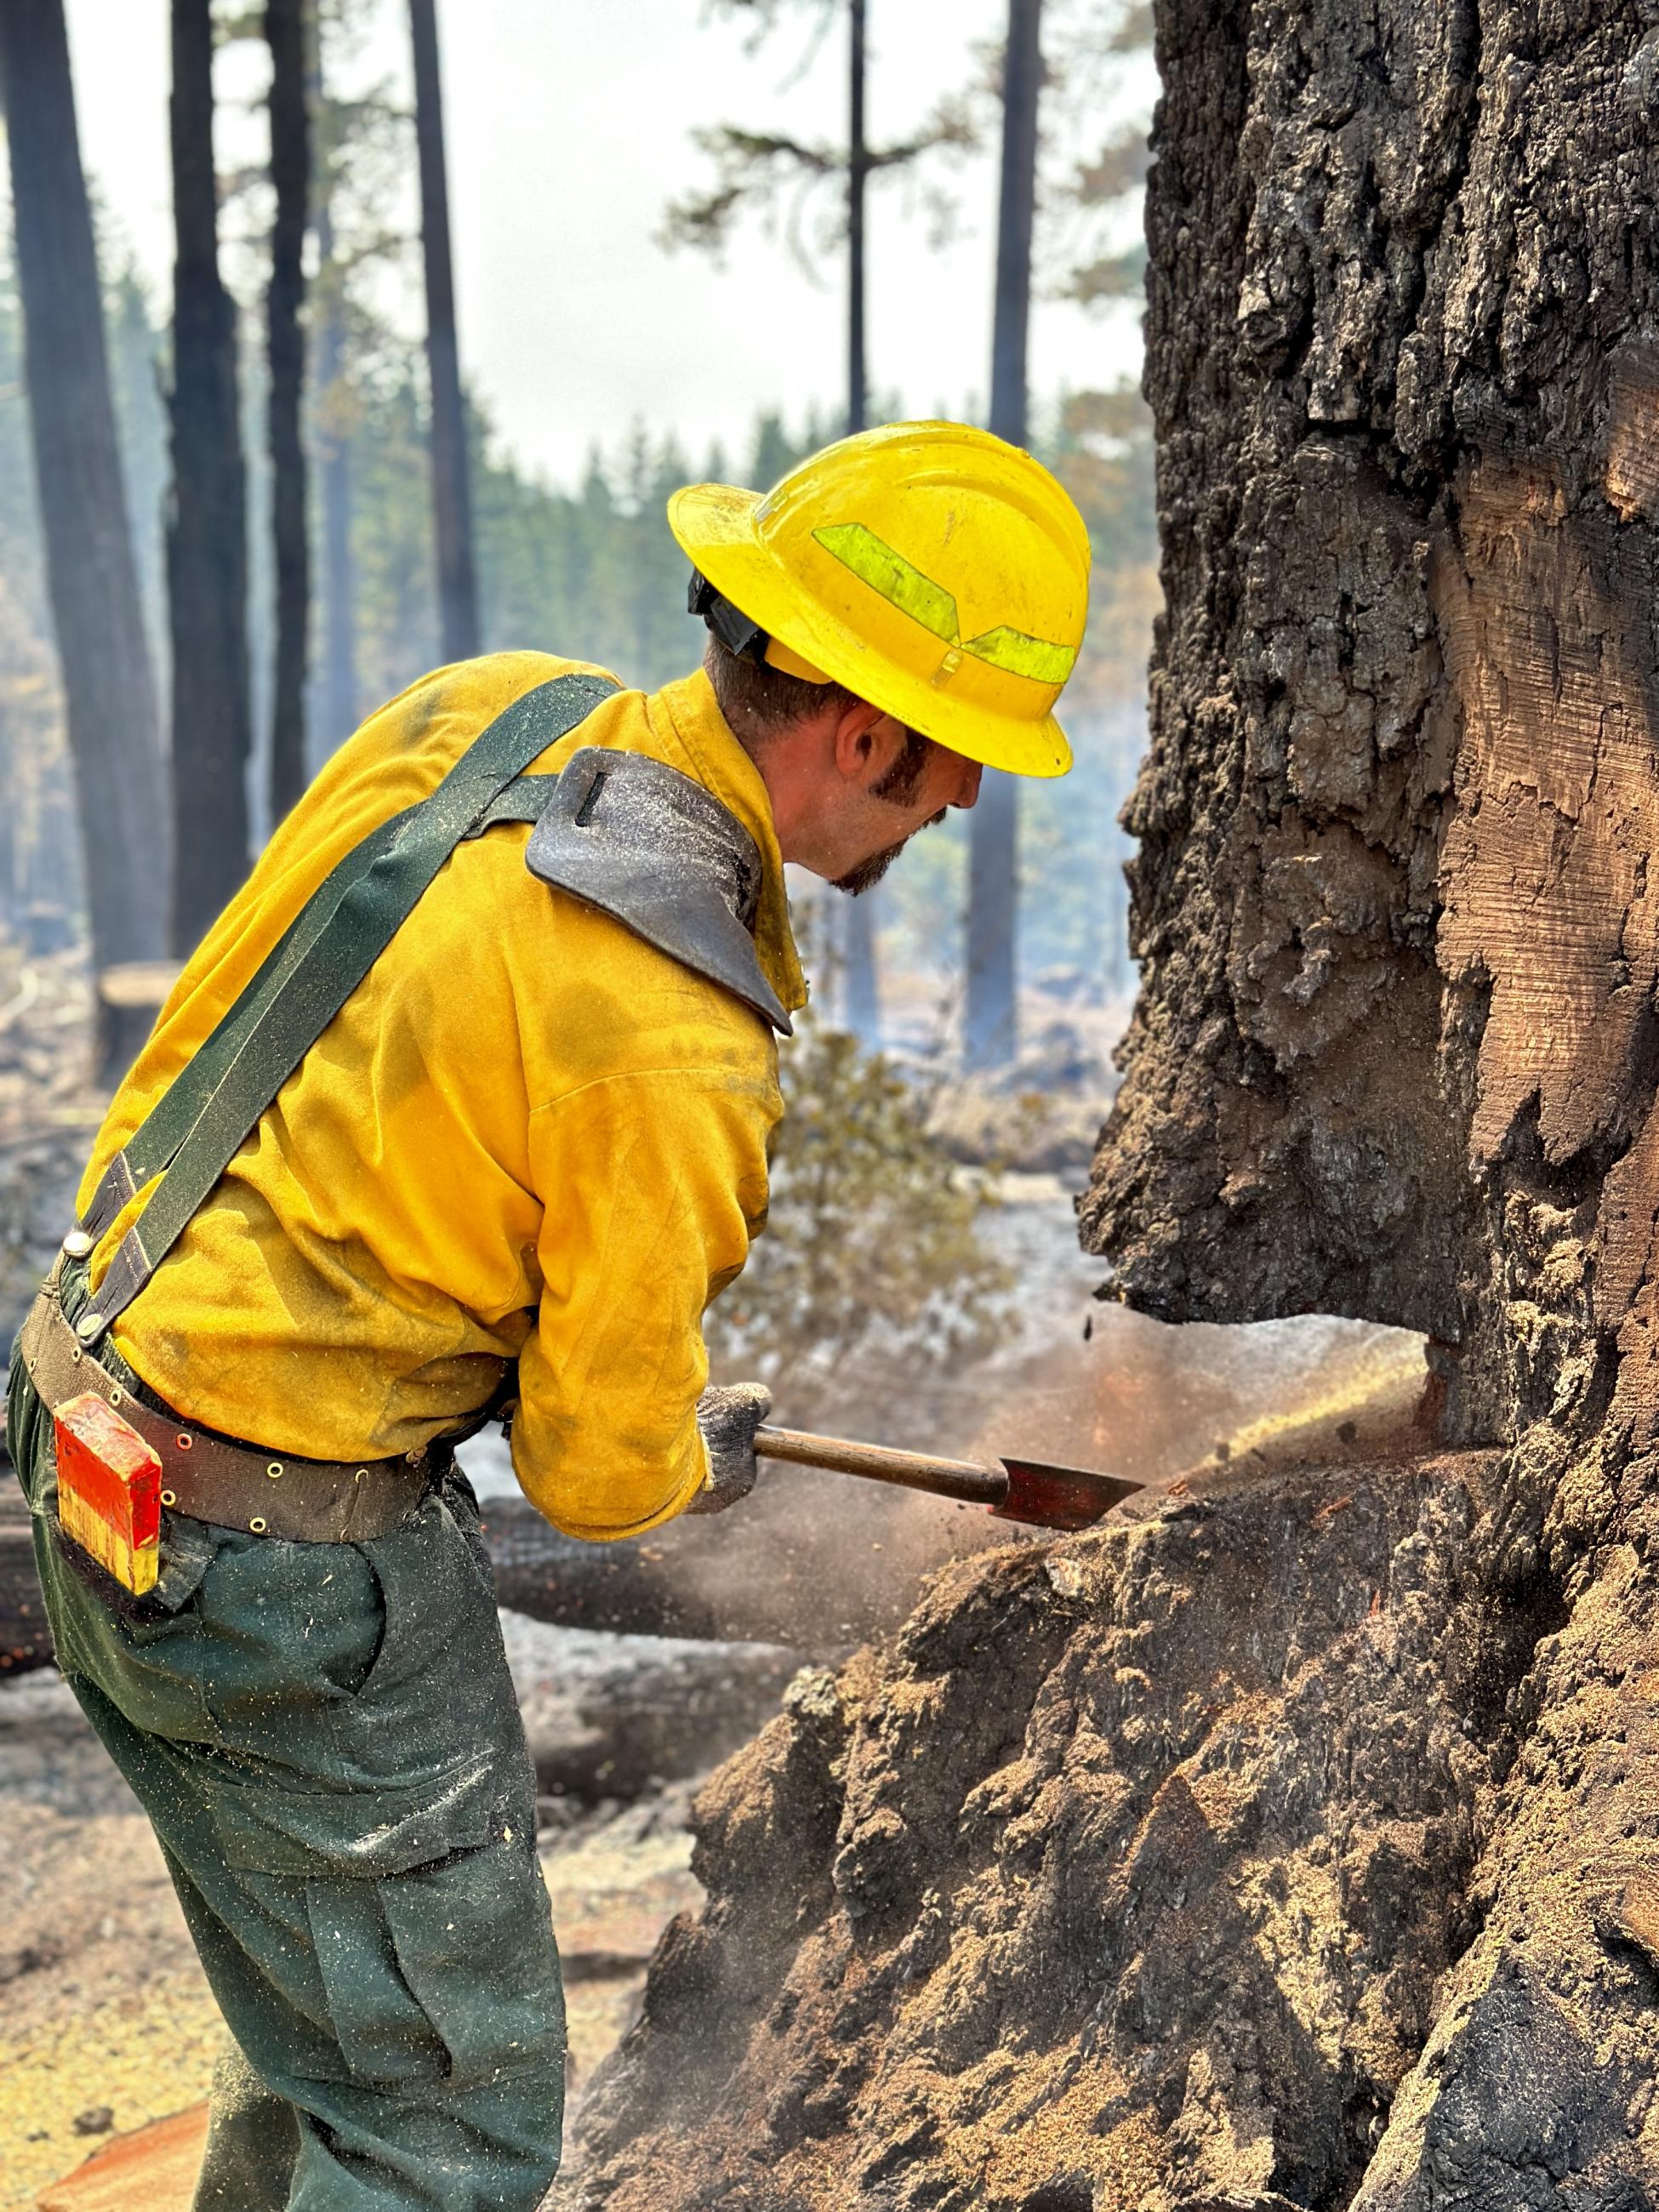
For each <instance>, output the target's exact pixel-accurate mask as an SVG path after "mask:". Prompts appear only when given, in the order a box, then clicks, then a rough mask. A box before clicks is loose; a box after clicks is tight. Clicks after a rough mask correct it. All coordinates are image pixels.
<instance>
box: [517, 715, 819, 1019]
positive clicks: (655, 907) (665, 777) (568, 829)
mask: <svg viewBox="0 0 1659 2212" xmlns="http://www.w3.org/2000/svg"><path fill="white" fill-rule="evenodd" d="M524 857H525V865H526V867H527V868H528V869H529V870H530V872H531V873H532V875H533V876H539V877H540V878H541V880H542V881H543V882H544V884H553V885H554V886H555V887H556V889H557V890H562V891H570V892H573V893H574V896H576V897H577V898H580V899H585V900H586V902H587V904H588V905H589V906H594V907H598V908H599V909H600V911H601V912H602V913H605V914H608V915H613V916H614V917H615V918H616V920H617V921H620V922H622V923H623V924H625V925H626V927H628V928H629V929H631V930H632V931H633V933H634V934H635V936H636V937H642V938H643V939H645V941H646V943H647V945H655V946H656V947H657V949H658V951H660V952H666V953H667V954H668V955H669V956H670V957H671V958H672V959H675V960H678V961H679V962H680V963H682V964H683V965H684V966H685V967H687V968H690V969H692V970H693V971H694V972H695V973H696V975H706V976H707V977H708V980H709V981H710V982H711V983H719V984H720V985H721V986H722V987H724V988H725V989H726V990H728V991H730V992H731V993H732V995H733V997H734V998H738V999H741V1000H743V1002H744V1005H745V1006H752V1007H753V1008H754V1010H755V1012H757V1014H760V1015H762V1016H763V1017H764V1018H765V1019H766V1020H767V1021H769V1022H770V1024H772V1026H773V1028H774V1029H775V1030H779V1031H780V1032H781V1034H782V1035H783V1036H789V1035H790V1034H791V1030H790V1026H789V1017H788V1015H787V1013H786V1012H784V1008H783V1002H782V1000H781V999H780V998H779V997H778V994H777V993H776V992H775V990H774V989H773V988H772V986H771V985H770V984H769V982H768V981H767V980H766V977H765V975H764V974H763V972H762V969H761V964H760V960H759V957H758V956H757V953H756V951H755V940H754V938H753V937H752V936H751V935H750V924H751V923H752V922H753V920H754V915H755V907H756V904H757V901H758V899H759V896H760V887H761V857H760V853H759V850H758V848H757V846H756V843H755V841H754V839H753V838H752V837H751V836H750V834H749V832H748V830H747V829H744V826H743V824H742V823H741V822H739V821H738V818H737V817H736V815H734V814H733V813H732V811H731V810H730V809H729V808H727V807H725V806H722V805H720V801H719V799H716V798H715V797H714V793H712V792H710V791H707V790H705V789H704V787H703V786H702V784H700V783H698V782H696V781H695V779H694V778H692V777H690V776H689V775H682V774H681V773H680V771H679V770H678V769H674V768H670V767H669V766H668V765H667V763H665V762H663V761H658V760H653V759H651V758H650V757H649V756H648V755H647V754H645V753H623V752H611V751H608V750H606V749H605V747H603V746H601V745H584V746H583V747H582V749H581V750H580V752H575V753H573V754H572V755H571V756H570V758H569V759H568V761H567V762H566V763H565V765H564V769H563V771H562V774H561V775H559V777H558V779H557V781H556V783H555V785H554V787H553V792H552V795H551V797H550V799H549V800H548V803H547V805H546V806H545V807H544V809H543V811H542V812H541V813H540V815H539V816H538V818H537V822H536V826H535V828H534V829H532V832H531V834H530V842H529V843H528V845H526V848H525V856H524Z"/></svg>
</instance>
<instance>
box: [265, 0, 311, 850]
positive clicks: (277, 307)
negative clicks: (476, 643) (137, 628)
mask: <svg viewBox="0 0 1659 2212" xmlns="http://www.w3.org/2000/svg"><path fill="white" fill-rule="evenodd" d="M307 14H308V10H307V6H306V0H267V4H266V7H265V41H266V44H267V45H268V46H269V47H270V181H271V185H272V187H273V189H274V191H275V193H276V221H275V222H274V223H273V224H272V226H271V234H270V292H269V295H268V300H267V309H268V331H269V336H268V343H269V347H270V485H271V491H270V505H271V537H272V544H273V551H274V555H275V559H274V563H273V566H274V569H275V574H276V665H275V668H274V670H273V671H272V680H271V687H270V819H271V823H272V826H273V827H275V825H276V823H279V822H280V821H281V820H282V818H283V816H284V815H285V814H286V813H287V812H288V811H289V808H290V807H291V806H292V805H294V802H295V799H298V798H299V796H300V794H301V792H302V791H303V790H304V789H305V787H306V667H307V659H308V647H309V636H310V623H311V543H310V528H309V524H308V521H307V513H306V453H305V440H304V436H303V433H302V428H301V423H302V409H303V403H304V395H305V362H306V338H305V323H304V311H305V297H306V278H305V249H306V232H307V228H308V227H309V224H310V219H311V207H310V203H311V118H310V102H309V100H308V97H307V79H308V76H309V71H308V70H307V52H306V49H307V44H308V42H309V38H310V36H311V33H310V30H309V27H308V24H307Z"/></svg>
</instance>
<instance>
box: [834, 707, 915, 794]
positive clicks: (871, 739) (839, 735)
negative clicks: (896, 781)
mask: <svg viewBox="0 0 1659 2212" xmlns="http://www.w3.org/2000/svg"><path fill="white" fill-rule="evenodd" d="M879 723H887V724H888V725H889V726H888V728H886V729H880V728H878V726H877V725H878V724H879ZM894 727H895V726H894V725H892V723H891V720H890V716H888V715H886V714H883V712H882V710H881V708H879V707H872V706H871V705H870V704H869V703H868V702H867V701H865V700H862V699H856V700H854V702H853V704H852V705H851V706H850V707H848V708H844V709H843V711H842V716H841V719H840V720H839V721H838V722H837V723H836V767H837V768H838V769H840V771H841V773H842V775H843V776H844V777H845V778H846V780H847V781H848V783H858V784H861V785H863V786H864V787H866V789H867V788H868V787H869V786H870V785H871V784H872V783H875V782H878V781H879V780H880V779H881V777H882V776H884V775H885V774H886V773H887V769H888V768H889V766H890V756H891V755H892V753H893V752H894V750H895V747H896V742H902V740H897V741H895V739H894V736H893V732H894Z"/></svg>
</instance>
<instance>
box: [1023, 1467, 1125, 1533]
mask: <svg viewBox="0 0 1659 2212" xmlns="http://www.w3.org/2000/svg"><path fill="white" fill-rule="evenodd" d="M1000 1464H1001V1466H1002V1468H1003V1469H1004V1471H1005V1472H1006V1474H1007V1477H1008V1495H1007V1496H1006V1498H1004V1499H1003V1501H1002V1503H1001V1504H1000V1505H994V1506H993V1507H992V1508H991V1510H992V1512H993V1513H994V1514H995V1515H996V1516H997V1518H998V1519H999V1520H1000V1521H1024V1522H1026V1523H1027V1524H1028V1525H1029V1526H1030V1527H1031V1528H1064V1529H1071V1530H1076V1529H1079V1528H1093V1527H1094V1525H1095V1523H1096V1522H1097V1521H1099V1520H1102V1519H1103V1518H1104V1516H1106V1515H1107V1514H1108V1513H1109V1512H1110V1511H1111V1510H1112V1508H1113V1506H1115V1505H1116V1504H1121V1501H1122V1500H1123V1499H1124V1498H1133V1496H1134V1494H1135V1492H1136V1491H1138V1490H1144V1489H1145V1488H1146V1485H1145V1484H1144V1483H1140V1482H1129V1481H1127V1480H1125V1479H1124V1478H1123V1477H1122V1476H1121V1475H1116V1474H1090V1473H1089V1472H1088V1470H1087V1469H1086V1468H1080V1467H1045V1466H1044V1465H1043V1464H1042V1462H1041V1461H1040V1460H1034V1459H1006V1458H1005V1459H1004V1460H1002V1461H1001V1462H1000Z"/></svg>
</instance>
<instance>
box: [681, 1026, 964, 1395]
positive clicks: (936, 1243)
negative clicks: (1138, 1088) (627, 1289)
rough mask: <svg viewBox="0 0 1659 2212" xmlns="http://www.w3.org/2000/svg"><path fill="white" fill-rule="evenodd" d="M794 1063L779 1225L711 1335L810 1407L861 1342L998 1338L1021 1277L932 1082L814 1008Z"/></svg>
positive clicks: (926, 1352)
mask: <svg viewBox="0 0 1659 2212" xmlns="http://www.w3.org/2000/svg"><path fill="white" fill-rule="evenodd" d="M781 1061H782V1080H783V1091H784V1099H785V1103H786V1107H787V1112H786V1114H785V1117H784V1121H783V1125H782V1127H781V1131H780V1133H779V1137H778V1143H777V1149H776V1153H775V1158H774V1159H773V1162H772V1214H771V1221H770V1224H769V1227H768V1230H767V1232H766V1234H765V1235H764V1236H763V1237H762V1238H761V1239H760V1240H759V1242H758V1243H757V1244H756V1246H755V1249H754V1251H753V1253H752V1254H751V1255H750V1261H749V1265H748V1267H746V1268H745V1269H744V1273H743V1274H742V1275H741V1276H740V1277H739V1279H738V1281H737V1282H736V1283H735V1284H734V1285H732V1288H731V1289H730V1290H728V1291H726V1294H725V1296H724V1297H721V1298H720V1299H719V1300H718V1301H717V1302H716V1303H715V1304H714V1306H713V1307H712V1308H711V1309H710V1310H709V1313H708V1319H707V1334H708V1345H709V1351H710V1355H711V1357H712V1358H713V1360H714V1365H715V1369H716V1371H717V1373H718V1374H720V1376H726V1377H732V1376H738V1375H740V1374H741V1375H758V1376H761V1377H762V1379H763V1380H764V1381H766V1382H767V1383H770V1384H771V1385H772V1387H773V1388H774V1389H776V1390H778V1391H779V1393H780V1395H781V1396H783V1395H786V1394H787V1406H788V1408H789V1410H790V1412H791V1413H792V1414H793V1416H794V1417H795V1418H797V1419H805V1418H807V1417H808V1416H809V1414H810V1413H811V1410H812V1408H813V1407H814V1406H815V1405H816V1404H817V1402H818V1401H820V1400H821V1399H825V1398H827V1397H829V1395H830V1394H831V1393H832V1392H833V1389H834V1386H835V1382H836V1373H837V1370H838V1369H839V1368H840V1367H841V1365H842V1363H843V1362H845V1361H847V1360H848V1359H850V1358H854V1356H855V1355H857V1354H858V1353H860V1352H881V1353H884V1354H885V1355H886V1356H888V1357H891V1356H892V1355H894V1354H895V1353H898V1352H905V1353H908V1352H914V1353H915V1355H916V1357H918V1358H926V1359H928V1360H930V1361H940V1360H944V1359H945V1358H950V1357H952V1356H969V1357H971V1356H973V1355H974V1354H975V1353H977V1352H982V1351H984V1350H985V1349H987V1346H988V1345H989V1343H990V1342H991V1340H992V1339H993V1337H994V1332H995V1328H996V1323H997V1319H998V1316H999V1311H1000V1297H1001V1294H1002V1293H1003V1292H1004V1291H1006V1288H1007V1287H1008V1279H1007V1276H1006V1273H1005V1271H1004V1269H1003V1268H1002V1267H1001V1266H1000V1263H999V1262H998V1261H996V1260H995V1259H994V1258H993V1257H992V1255H990V1254H989V1253H988V1252H987V1249H985V1246H984V1244H983V1243H982V1242H981V1237H980V1234H979V1231H980V1225H981V1221H982V1219H983V1217H984V1215H985V1213H986V1212H987V1208H989V1207H990V1206H994V1204H995V1203H996V1199H995V1194H994V1188H993V1184H992V1181H991V1178H990V1176H988V1175H987V1174H986V1173H985V1172H984V1171H983V1170H966V1169H963V1168H961V1167H958V1166H957V1164H955V1163H954V1162H953V1161H952V1160H951V1158H949V1157H948V1155H947V1154H946V1153H945V1150H944V1148H943V1147H942V1146H940V1144H939V1141H938V1139H936V1138H934V1137H933V1136H932V1135H931V1134H930V1133H929V1132H928V1129H927V1104H928V1101H927V1094H926V1093H925V1091H919V1090H918V1089H917V1087H916V1086H915V1085H914V1084H912V1083H909V1082H907V1081H906V1080H905V1079H903V1078H902V1077H901V1076H900V1075H898V1074H897V1073H896V1072H895V1071H894V1069H893V1068H892V1066H890V1064H889V1062H888V1061H887V1060H884V1059H883V1058H882V1056H881V1055H880V1054H877V1053H871V1052H867V1051H866V1050H865V1049H864V1048H863V1047H862V1046H860V1044H859V1043H858V1042H857V1040H856V1039H855V1038H854V1037H851V1036H847V1035H846V1034H845V1033H844V1032H842V1031H841V1030H836V1029H832V1028H830V1027H829V1026H828V1025H827V1024H824V1023H823V1022H821V1021H819V1020H817V1019H815V1018H812V1017H811V1016H809V1017H807V1018H805V1019H804V1020H803V1021H802V1022H801V1023H800V1024H799V1029H798V1033H797V1035H796V1036H795V1037H794V1038H793V1040H792V1041H791V1042H787V1043H786V1044H785V1045H784V1046H783V1047H782V1051H781Z"/></svg>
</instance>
